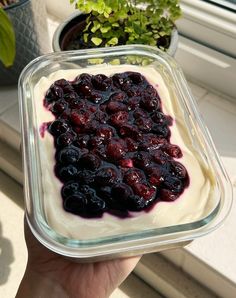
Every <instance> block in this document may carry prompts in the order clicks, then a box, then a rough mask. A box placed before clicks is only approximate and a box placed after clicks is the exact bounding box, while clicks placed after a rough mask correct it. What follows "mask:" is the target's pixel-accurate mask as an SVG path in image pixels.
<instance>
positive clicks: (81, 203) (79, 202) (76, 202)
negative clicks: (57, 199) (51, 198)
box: [63, 193, 87, 215]
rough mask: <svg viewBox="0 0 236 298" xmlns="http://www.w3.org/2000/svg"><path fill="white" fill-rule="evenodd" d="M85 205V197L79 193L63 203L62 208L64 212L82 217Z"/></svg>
mask: <svg viewBox="0 0 236 298" xmlns="http://www.w3.org/2000/svg"><path fill="white" fill-rule="evenodd" d="M86 205H87V200H86V198H85V196H84V195H83V194H81V193H78V194H74V195H72V196H69V197H67V198H66V199H65V200H64V202H63V206H64V209H65V210H66V211H68V212H71V213H74V214H78V215H82V214H83V213H84V210H85V206H86Z"/></svg>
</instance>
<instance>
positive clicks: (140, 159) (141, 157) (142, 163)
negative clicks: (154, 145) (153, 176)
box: [133, 151, 151, 169]
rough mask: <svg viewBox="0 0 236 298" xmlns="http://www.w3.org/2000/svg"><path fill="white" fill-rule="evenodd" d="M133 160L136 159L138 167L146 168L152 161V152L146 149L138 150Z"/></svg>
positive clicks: (135, 162)
mask: <svg viewBox="0 0 236 298" xmlns="http://www.w3.org/2000/svg"><path fill="white" fill-rule="evenodd" d="M133 160H134V165H135V166H136V167H137V168H141V169H144V168H146V167H147V166H149V164H150V163H151V157H150V154H149V153H148V152H145V151H139V152H137V153H136V154H135V157H134V159H133Z"/></svg>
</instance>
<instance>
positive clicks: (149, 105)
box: [140, 95, 160, 112]
mask: <svg viewBox="0 0 236 298" xmlns="http://www.w3.org/2000/svg"><path fill="white" fill-rule="evenodd" d="M140 106H141V107H142V108H144V109H145V110H146V111H148V112H154V111H156V110H158V109H159V108H160V102H159V100H158V98H153V97H152V96H151V95H150V96H145V97H143V98H142V99H141V100H140Z"/></svg>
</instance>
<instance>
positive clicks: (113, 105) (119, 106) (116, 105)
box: [107, 101, 127, 114]
mask: <svg viewBox="0 0 236 298" xmlns="http://www.w3.org/2000/svg"><path fill="white" fill-rule="evenodd" d="M107 111H108V113H110V114H113V113H116V112H119V111H127V106H126V105H125V104H123V103H122V102H119V101H110V102H109V103H108V104H107Z"/></svg>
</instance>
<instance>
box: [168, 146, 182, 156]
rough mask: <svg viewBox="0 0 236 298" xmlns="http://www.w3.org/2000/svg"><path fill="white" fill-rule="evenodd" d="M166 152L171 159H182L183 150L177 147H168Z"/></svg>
mask: <svg viewBox="0 0 236 298" xmlns="http://www.w3.org/2000/svg"><path fill="white" fill-rule="evenodd" d="M165 152H167V153H168V154H169V155H170V156H171V157H174V158H180V157H182V156H183V154H182V151H181V149H180V148H179V146H177V145H168V146H166V147H165Z"/></svg>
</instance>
